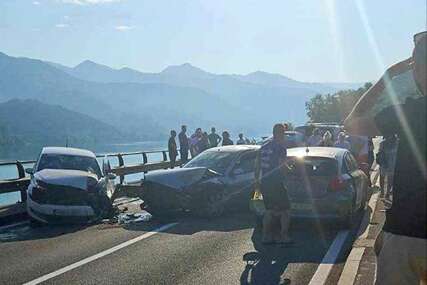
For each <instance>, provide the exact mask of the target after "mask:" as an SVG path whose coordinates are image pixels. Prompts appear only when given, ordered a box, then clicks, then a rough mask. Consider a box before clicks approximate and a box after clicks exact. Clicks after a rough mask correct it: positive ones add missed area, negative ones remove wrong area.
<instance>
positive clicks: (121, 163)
mask: <svg viewBox="0 0 427 285" xmlns="http://www.w3.org/2000/svg"><path fill="white" fill-rule="evenodd" d="M117 159H118V160H119V166H120V167H122V166H123V165H125V162H124V161H123V156H122V154H121V153H118V154H117ZM124 181H125V177H124V176H123V175H121V176H120V184H123V182H124Z"/></svg>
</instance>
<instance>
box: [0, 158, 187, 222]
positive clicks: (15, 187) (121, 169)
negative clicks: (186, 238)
mask: <svg viewBox="0 0 427 285" xmlns="http://www.w3.org/2000/svg"><path fill="white" fill-rule="evenodd" d="M155 153H158V154H162V158H163V160H162V161H156V162H152V163H149V162H148V154H155ZM131 155H141V156H142V160H141V163H140V164H134V165H125V163H124V159H123V158H124V157H125V156H131ZM96 157H97V158H102V157H117V159H118V164H119V165H118V166H117V167H114V168H112V169H111V172H113V173H114V174H116V175H117V176H119V181H120V184H119V186H122V187H121V188H123V189H125V188H126V187H124V185H123V182H124V177H125V176H126V175H129V174H135V173H147V172H149V171H153V170H158V169H167V168H169V167H170V163H171V162H170V161H169V160H168V155H167V150H158V151H136V152H124V153H107V154H98V155H96ZM35 162H36V161H34V160H25V161H9V162H0V167H1V166H6V165H15V166H16V168H17V171H18V178H15V179H4V180H0V194H4V193H11V192H20V193H21V203H17V204H13V205H7V206H3V207H0V219H1V218H2V216H4V214H3V213H10V212H13V213H15V212H16V211H13V208H20V209H21V210H20V211H23V210H24V211H25V207H23V204H24V203H25V201H26V200H27V188H28V185H29V183H30V178H29V177H26V176H25V167H24V165H26V164H34V163H35ZM181 164H182V163H181V161H180V160H177V161H176V162H175V166H180V165H181ZM119 188H120V187H119Z"/></svg>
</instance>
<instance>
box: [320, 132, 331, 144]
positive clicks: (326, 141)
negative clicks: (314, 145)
mask: <svg viewBox="0 0 427 285" xmlns="http://www.w3.org/2000/svg"><path fill="white" fill-rule="evenodd" d="M320 146H326V147H331V146H334V142H333V140H332V134H331V132H330V131H326V132H325V133H324V134H323V138H322V142H321V143H320Z"/></svg>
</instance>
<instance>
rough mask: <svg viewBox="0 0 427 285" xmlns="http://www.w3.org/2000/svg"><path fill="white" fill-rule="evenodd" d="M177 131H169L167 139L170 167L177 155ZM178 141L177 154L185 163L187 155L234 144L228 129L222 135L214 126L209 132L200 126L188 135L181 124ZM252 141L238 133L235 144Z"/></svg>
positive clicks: (173, 164)
mask: <svg viewBox="0 0 427 285" xmlns="http://www.w3.org/2000/svg"><path fill="white" fill-rule="evenodd" d="M176 136H177V133H176V131H175V130H171V131H170V137H169V141H168V151H169V159H170V162H171V168H174V166H175V163H176V158H177V156H178V145H177V143H176ZM178 142H179V155H180V158H181V162H182V163H185V162H187V161H188V158H189V155H191V157H192V158H193V157H195V156H196V155H198V154H199V153H201V152H203V151H204V150H206V149H208V148H212V147H217V146H219V145H222V146H227V145H234V142H233V140H232V139H231V138H230V133H229V132H228V131H223V132H222V136H220V135H218V134H217V133H216V129H215V128H214V127H212V128H211V132H210V134H208V133H207V132H205V131H203V130H202V128H197V129H196V130H195V132H194V133H193V134H192V135H190V136H188V135H187V126H186V125H183V126H181V132H180V133H179V134H178ZM250 143H252V142H251V141H250V140H249V139H247V138H245V137H244V136H243V134H242V133H240V134H239V138H238V140H237V141H236V145H243V144H250Z"/></svg>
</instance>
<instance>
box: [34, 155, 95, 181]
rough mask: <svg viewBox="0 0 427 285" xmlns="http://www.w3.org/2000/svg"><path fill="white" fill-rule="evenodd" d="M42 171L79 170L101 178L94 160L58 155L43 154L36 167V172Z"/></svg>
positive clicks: (84, 157)
mask: <svg viewBox="0 0 427 285" xmlns="http://www.w3.org/2000/svg"><path fill="white" fill-rule="evenodd" d="M43 169H68V170H81V171H86V172H90V173H94V174H96V175H97V176H98V177H101V170H100V168H99V165H98V162H97V161H96V159H95V158H92V157H86V156H72V155H59V154H43V155H42V156H41V157H40V162H39V164H38V166H37V171H40V170H43Z"/></svg>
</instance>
